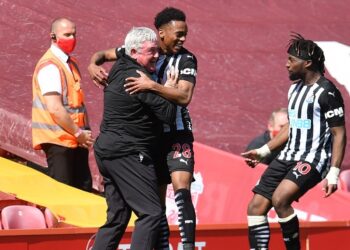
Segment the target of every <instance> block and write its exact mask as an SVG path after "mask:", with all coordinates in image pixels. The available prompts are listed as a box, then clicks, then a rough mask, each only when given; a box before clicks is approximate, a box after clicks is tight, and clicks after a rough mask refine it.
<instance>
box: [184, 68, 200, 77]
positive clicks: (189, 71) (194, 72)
mask: <svg viewBox="0 0 350 250" xmlns="http://www.w3.org/2000/svg"><path fill="white" fill-rule="evenodd" d="M180 75H191V76H196V75H197V70H195V69H190V68H186V69H183V70H181V71H180Z"/></svg>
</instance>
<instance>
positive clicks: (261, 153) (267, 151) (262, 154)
mask: <svg viewBox="0 0 350 250" xmlns="http://www.w3.org/2000/svg"><path fill="white" fill-rule="evenodd" d="M256 153H257V154H258V155H259V157H261V158H264V157H266V156H268V155H269V154H271V151H270V149H269V146H267V144H265V145H264V146H262V147H261V148H258V149H257V150H256Z"/></svg>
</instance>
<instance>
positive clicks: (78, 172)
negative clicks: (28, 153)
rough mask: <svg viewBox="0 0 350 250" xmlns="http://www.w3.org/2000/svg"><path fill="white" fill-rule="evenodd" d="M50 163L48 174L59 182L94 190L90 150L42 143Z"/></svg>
mask: <svg viewBox="0 0 350 250" xmlns="http://www.w3.org/2000/svg"><path fill="white" fill-rule="evenodd" d="M41 146H42V149H43V150H44V152H45V154H46V160H47V164H48V172H47V173H48V175H49V176H50V177H52V178H54V179H55V180H57V181H59V182H63V183H65V184H67V185H70V186H73V187H76V188H79V189H82V190H85V191H91V190H92V178H91V172H90V168H89V150H88V149H86V148H81V147H77V148H67V147H63V146H59V145H56V144H50V143H45V144H42V145H41Z"/></svg>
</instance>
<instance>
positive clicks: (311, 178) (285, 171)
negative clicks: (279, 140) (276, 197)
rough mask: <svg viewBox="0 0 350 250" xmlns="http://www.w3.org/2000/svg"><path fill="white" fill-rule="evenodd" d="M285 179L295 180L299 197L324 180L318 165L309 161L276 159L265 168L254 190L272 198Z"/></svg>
mask: <svg viewBox="0 0 350 250" xmlns="http://www.w3.org/2000/svg"><path fill="white" fill-rule="evenodd" d="M284 179H288V180H290V181H292V182H294V183H295V184H296V185H297V186H298V187H299V188H300V191H299V195H298V198H300V197H301V196H303V195H304V194H305V193H306V192H307V191H308V190H309V189H311V188H312V187H314V186H315V185H316V184H317V183H319V182H320V181H321V180H322V178H321V174H320V173H319V172H318V170H317V169H316V167H315V166H314V165H313V164H311V163H309V162H306V161H298V162H295V161H281V160H278V159H275V160H273V161H272V162H271V163H270V165H269V166H268V168H267V169H266V170H265V172H264V173H263V175H262V176H261V178H260V180H259V183H258V184H257V185H256V186H255V187H254V188H253V192H254V193H256V194H260V195H262V196H264V197H265V198H267V199H269V200H271V199H272V195H273V193H274V192H275V190H276V188H277V186H278V185H279V184H280V183H281V181H282V180H284Z"/></svg>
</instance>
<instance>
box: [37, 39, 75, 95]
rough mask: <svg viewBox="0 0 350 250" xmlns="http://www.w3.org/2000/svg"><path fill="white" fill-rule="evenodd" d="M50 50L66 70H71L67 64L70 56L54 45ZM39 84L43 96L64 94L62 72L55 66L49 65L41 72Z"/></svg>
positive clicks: (39, 73)
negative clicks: (51, 93) (50, 93)
mask: <svg viewBox="0 0 350 250" xmlns="http://www.w3.org/2000/svg"><path fill="white" fill-rule="evenodd" d="M50 50H51V52H52V53H53V54H54V55H55V56H56V57H57V58H58V59H59V60H60V61H61V62H62V63H63V64H64V65H65V66H66V68H67V69H68V70H70V68H69V65H68V63H67V60H68V55H67V54H65V53H64V52H63V51H62V50H61V49H60V48H58V47H57V46H55V45H53V44H52V45H51V47H50ZM38 83H39V87H40V90H41V94H42V95H45V94H46V93H48V92H57V93H59V94H62V85H61V76H60V71H59V69H58V68H57V66H56V65H54V64H49V65H47V66H45V67H43V68H41V69H40V70H39V72H38Z"/></svg>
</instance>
